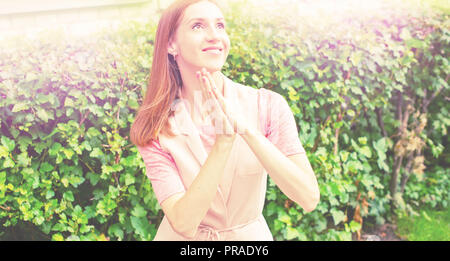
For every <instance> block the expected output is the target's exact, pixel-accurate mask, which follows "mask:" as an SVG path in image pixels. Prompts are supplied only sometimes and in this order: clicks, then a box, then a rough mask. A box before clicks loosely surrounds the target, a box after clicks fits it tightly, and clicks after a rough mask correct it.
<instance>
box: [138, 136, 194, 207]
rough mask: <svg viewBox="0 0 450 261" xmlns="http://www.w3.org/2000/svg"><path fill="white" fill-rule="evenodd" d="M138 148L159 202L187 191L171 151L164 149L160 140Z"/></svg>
mask: <svg viewBox="0 0 450 261" xmlns="http://www.w3.org/2000/svg"><path fill="white" fill-rule="evenodd" d="M137 148H138V151H139V153H140V154H141V156H142V159H143V160H144V163H145V167H146V171H147V172H146V174H147V177H148V178H149V179H150V182H151V184H152V188H153V191H154V192H155V195H156V198H157V200H158V202H159V204H161V203H162V202H163V201H164V200H166V199H167V198H169V197H170V196H172V195H173V194H175V193H179V192H185V191H186V189H185V188H184V185H183V183H182V181H181V178H180V175H179V172H178V168H177V166H176V164H175V161H174V160H173V158H172V156H171V155H170V153H168V152H165V151H164V150H163V149H162V147H161V145H160V144H159V142H158V141H152V142H151V143H150V144H149V145H147V146H144V147H141V146H138V147H137Z"/></svg>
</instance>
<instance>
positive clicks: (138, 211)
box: [131, 204, 147, 217]
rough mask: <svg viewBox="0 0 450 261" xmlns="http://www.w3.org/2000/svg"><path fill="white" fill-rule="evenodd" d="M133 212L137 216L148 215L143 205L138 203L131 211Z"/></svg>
mask: <svg viewBox="0 0 450 261" xmlns="http://www.w3.org/2000/svg"><path fill="white" fill-rule="evenodd" d="M131 214H132V215H133V216H136V217H145V216H146V215H147V211H145V209H144V208H143V207H142V206H141V205H139V204H137V205H136V206H135V207H134V209H133V210H132V211H131Z"/></svg>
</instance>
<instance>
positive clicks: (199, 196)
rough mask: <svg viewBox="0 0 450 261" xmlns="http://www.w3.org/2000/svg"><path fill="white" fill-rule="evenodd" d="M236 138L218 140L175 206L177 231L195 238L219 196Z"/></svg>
mask: <svg viewBox="0 0 450 261" xmlns="http://www.w3.org/2000/svg"><path fill="white" fill-rule="evenodd" d="M233 140H234V138H224V139H221V138H218V139H217V140H216V143H215V144H214V145H213V147H212V149H211V152H210V153H209V155H208V158H207V159H206V161H205V163H204V164H203V166H202V167H201V169H200V172H199V173H198V175H197V177H196V178H195V179H194V181H193V182H192V184H191V186H190V187H189V188H188V190H187V191H186V193H185V194H184V196H183V197H182V198H181V199H180V200H178V201H177V202H176V204H175V205H174V213H175V217H176V219H177V230H179V232H180V233H182V234H183V235H184V236H186V237H194V236H195V233H196V232H197V229H198V226H199V225H200V222H201V221H202V220H203V218H204V217H205V215H206V213H207V212H208V209H209V208H210V206H211V202H212V201H213V200H214V198H215V197H216V194H217V188H218V185H219V182H220V180H221V178H222V176H223V173H224V169H225V165H226V163H227V160H228V157H229V156H230V152H231V148H232V146H233Z"/></svg>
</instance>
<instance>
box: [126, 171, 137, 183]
mask: <svg viewBox="0 0 450 261" xmlns="http://www.w3.org/2000/svg"><path fill="white" fill-rule="evenodd" d="M134 182H135V179H134V177H133V176H132V175H131V174H130V173H127V174H126V175H125V185H127V186H128V185H130V184H133V183H134Z"/></svg>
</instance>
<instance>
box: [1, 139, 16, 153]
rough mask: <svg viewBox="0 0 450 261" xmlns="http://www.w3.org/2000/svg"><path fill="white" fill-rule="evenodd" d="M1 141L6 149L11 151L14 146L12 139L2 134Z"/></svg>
mask: <svg viewBox="0 0 450 261" xmlns="http://www.w3.org/2000/svg"><path fill="white" fill-rule="evenodd" d="M1 141H2V144H3V146H5V147H6V149H8V151H13V150H14V148H15V147H16V142H14V140H11V139H9V138H8V137H6V136H2V138H1Z"/></svg>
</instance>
